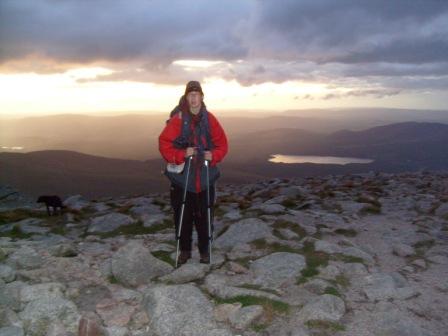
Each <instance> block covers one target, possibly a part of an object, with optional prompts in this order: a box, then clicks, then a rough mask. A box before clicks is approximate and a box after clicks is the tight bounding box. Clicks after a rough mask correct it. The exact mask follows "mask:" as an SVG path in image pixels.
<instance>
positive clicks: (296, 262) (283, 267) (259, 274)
mask: <svg viewBox="0 0 448 336" xmlns="http://www.w3.org/2000/svg"><path fill="white" fill-rule="evenodd" d="M305 266H306V262H305V258H304V257H303V256H302V255H300V254H296V253H287V252H276V253H272V254H269V255H267V256H265V257H263V258H260V259H257V260H255V261H254V262H253V263H252V264H251V265H250V270H251V271H252V272H253V273H254V276H255V280H254V283H255V284H259V285H262V286H263V287H266V288H279V287H281V286H282V284H283V283H284V282H285V281H288V280H291V279H295V278H296V277H297V276H298V275H299V274H300V271H301V270H303V269H304V268H305Z"/></svg>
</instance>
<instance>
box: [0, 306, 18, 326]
mask: <svg viewBox="0 0 448 336" xmlns="http://www.w3.org/2000/svg"><path fill="white" fill-rule="evenodd" d="M0 326H2V327H10V326H15V327H22V322H21V321H20V320H19V316H18V315H17V313H16V312H14V311H13V310H11V309H10V308H8V307H5V306H4V305H1V306H0Z"/></svg>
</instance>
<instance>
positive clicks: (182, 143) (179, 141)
mask: <svg viewBox="0 0 448 336" xmlns="http://www.w3.org/2000/svg"><path fill="white" fill-rule="evenodd" d="M184 103H185V96H182V97H180V99H179V105H177V106H176V107H175V108H174V109H173V110H172V111H171V112H170V119H171V118H172V117H174V116H175V115H176V114H177V113H180V116H181V118H182V132H181V134H180V135H179V136H178V137H177V138H176V139H175V140H174V147H176V148H179V149H185V148H187V147H189V145H190V143H189V141H188V139H189V137H190V133H191V128H190V124H191V118H190V116H189V114H188V113H183V112H182V110H181V108H180V107H181V106H182V105H183V104H184ZM204 107H205V105H204ZM204 112H205V116H204V126H205V141H206V142H207V148H204V150H210V149H212V148H213V143H212V139H211V136H210V125H209V123H208V112H207V109H204V111H203V113H204ZM170 119H168V120H167V121H166V123H168V122H169V121H170Z"/></svg>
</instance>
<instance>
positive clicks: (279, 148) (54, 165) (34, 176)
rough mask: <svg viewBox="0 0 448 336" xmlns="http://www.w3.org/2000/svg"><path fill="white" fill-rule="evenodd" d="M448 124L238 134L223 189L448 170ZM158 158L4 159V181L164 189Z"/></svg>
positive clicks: (47, 154)
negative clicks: (348, 160)
mask: <svg viewBox="0 0 448 336" xmlns="http://www.w3.org/2000/svg"><path fill="white" fill-rule="evenodd" d="M446 143H448V125H445V124H438V123H421V122H406V123H397V124H391V125H386V126H379V127H374V128H370V129H366V130H363V131H350V130H343V131H337V132H334V133H331V134H325V133H315V132H310V131H305V130H300V129H291V128H282V129H273V130H265V131H259V132H250V133H247V134H245V135H240V136H235V137H234V138H233V139H232V140H231V141H230V146H229V147H230V151H229V154H228V156H227V157H226V159H225V161H224V162H223V163H222V164H221V165H220V166H221V171H222V178H221V179H220V180H219V183H250V182H255V181H259V180H263V179H266V178H274V177H280V178H290V177H303V176H317V175H327V174H345V173H360V172H368V171H384V172H400V171H415V170H422V169H430V170H444V169H445V170H446V169H448V151H446V150H445V146H446ZM272 154H290V155H324V156H344V157H359V158H369V159H373V160H374V162H373V163H370V164H348V165H335V164H332V165H323V164H311V163H307V164H278V163H272V162H268V159H269V157H270V156H271V155H272ZM163 168H164V162H163V160H162V159H161V158H160V156H159V158H157V159H147V160H144V161H142V160H125V159H115V158H108V157H101V156H94V155H89V154H83V153H79V152H75V151H65V150H45V151H35V152H30V153H8V152H2V153H0V183H2V184H8V185H12V186H14V187H16V188H18V189H20V190H23V191H26V192H28V193H29V194H30V195H40V194H49V193H55V194H61V195H72V194H76V193H80V194H83V195H85V196H88V197H99V196H119V195H135V194H141V193H148V192H161V191H166V190H167V188H168V181H167V179H166V177H165V176H163V175H162V174H161V170H162V169H163Z"/></svg>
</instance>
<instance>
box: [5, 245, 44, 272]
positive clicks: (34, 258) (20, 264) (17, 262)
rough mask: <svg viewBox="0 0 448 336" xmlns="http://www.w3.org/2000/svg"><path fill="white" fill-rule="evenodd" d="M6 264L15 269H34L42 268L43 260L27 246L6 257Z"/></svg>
mask: <svg viewBox="0 0 448 336" xmlns="http://www.w3.org/2000/svg"><path fill="white" fill-rule="evenodd" d="M6 263H7V264H8V265H10V266H12V267H14V268H16V269H21V268H23V269H34V268H38V267H40V266H42V264H43V263H44V259H43V258H42V257H41V256H40V255H39V254H38V253H37V252H36V250H35V249H33V248H31V247H29V246H22V247H21V248H20V249H18V250H16V251H15V252H13V253H12V254H10V255H9V256H8V259H7V260H6Z"/></svg>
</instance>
